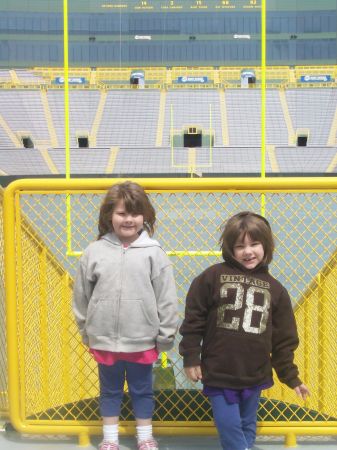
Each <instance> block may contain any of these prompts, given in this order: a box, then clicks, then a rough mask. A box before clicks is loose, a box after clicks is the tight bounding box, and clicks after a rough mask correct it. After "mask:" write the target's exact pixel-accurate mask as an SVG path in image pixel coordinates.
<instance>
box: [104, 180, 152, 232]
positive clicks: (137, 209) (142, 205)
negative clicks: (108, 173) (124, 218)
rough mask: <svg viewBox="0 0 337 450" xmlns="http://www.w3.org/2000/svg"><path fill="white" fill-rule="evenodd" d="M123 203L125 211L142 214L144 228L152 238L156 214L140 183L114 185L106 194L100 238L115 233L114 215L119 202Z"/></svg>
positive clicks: (127, 182) (126, 182) (129, 182)
mask: <svg viewBox="0 0 337 450" xmlns="http://www.w3.org/2000/svg"><path fill="white" fill-rule="evenodd" d="M121 200H122V201H123V202H124V205H125V209H126V211H127V212H128V213H131V214H141V215H142V216H143V217H144V228H145V230H146V231H147V232H148V233H149V235H150V236H152V235H153V233H154V224H155V221H156V212H155V210H154V208H153V206H152V205H151V202H150V199H149V197H148V196H147V194H146V192H145V191H144V189H143V187H142V186H140V185H139V184H138V183H133V182H131V181H125V182H124V183H118V184H114V185H113V186H112V187H111V188H110V189H109V190H108V192H107V193H106V195H105V198H104V200H103V202H102V205H101V208H100V211H99V220H98V237H97V239H100V238H101V237H102V236H103V235H104V234H106V233H109V232H110V231H113V228H112V213H113V211H114V209H115V208H116V206H117V203H118V202H119V201H121Z"/></svg>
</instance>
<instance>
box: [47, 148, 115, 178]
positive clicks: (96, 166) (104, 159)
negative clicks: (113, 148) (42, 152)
mask: <svg viewBox="0 0 337 450" xmlns="http://www.w3.org/2000/svg"><path fill="white" fill-rule="evenodd" d="M69 152H70V173H72V174H81V173H82V174H104V173H105V172H106V167H107V164H108V161H109V157H110V149H109V148H71V149H70V150H69ZM48 153H49V156H50V157H51V159H52V161H53V163H54V164H55V167H56V168H57V170H58V172H59V173H60V174H65V172H66V157H65V151H64V148H52V149H49V151H48Z"/></svg>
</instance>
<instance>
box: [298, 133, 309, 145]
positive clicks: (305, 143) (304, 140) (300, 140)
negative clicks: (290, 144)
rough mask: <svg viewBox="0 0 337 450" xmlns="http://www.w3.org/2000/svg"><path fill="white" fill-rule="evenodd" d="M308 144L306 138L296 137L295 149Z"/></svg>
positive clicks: (304, 136)
mask: <svg viewBox="0 0 337 450" xmlns="http://www.w3.org/2000/svg"><path fill="white" fill-rule="evenodd" d="M307 142H308V136H306V135H303V136H297V147H306V146H307Z"/></svg>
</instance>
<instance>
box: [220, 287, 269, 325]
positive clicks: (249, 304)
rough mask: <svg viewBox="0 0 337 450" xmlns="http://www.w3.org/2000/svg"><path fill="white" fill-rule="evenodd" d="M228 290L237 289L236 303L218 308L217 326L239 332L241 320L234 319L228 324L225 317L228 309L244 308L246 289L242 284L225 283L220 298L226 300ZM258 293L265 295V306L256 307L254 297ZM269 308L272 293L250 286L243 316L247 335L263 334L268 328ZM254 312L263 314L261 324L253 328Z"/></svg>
mask: <svg viewBox="0 0 337 450" xmlns="http://www.w3.org/2000/svg"><path fill="white" fill-rule="evenodd" d="M228 289H236V295H235V302H234V303H229V304H228V303H227V304H225V305H221V306H220V307H219V308H218V318H217V326H218V327H221V328H226V329H228V330H238V329H239V325H240V318H239V317H233V318H232V320H231V322H226V321H225V315H226V309H228V310H234V311H236V310H238V309H241V308H242V306H243V297H244V288H243V286H242V284H240V283H224V284H223V285H222V286H221V289H220V297H222V298H226V297H227V295H228ZM257 293H258V294H262V295H263V305H256V304H255V303H254V296H255V294H257ZM269 308H270V292H269V291H267V290H266V289H263V288H260V287H256V286H250V287H249V288H248V290H247V294H246V307H245V312H244V315H243V323H242V328H243V329H244V330H245V331H246V332H247V333H255V334H261V333H263V332H264V330H265V329H266V326H267V320H268V315H269ZM253 311H257V312H260V313H261V317H260V324H259V326H258V327H254V326H252V315H253Z"/></svg>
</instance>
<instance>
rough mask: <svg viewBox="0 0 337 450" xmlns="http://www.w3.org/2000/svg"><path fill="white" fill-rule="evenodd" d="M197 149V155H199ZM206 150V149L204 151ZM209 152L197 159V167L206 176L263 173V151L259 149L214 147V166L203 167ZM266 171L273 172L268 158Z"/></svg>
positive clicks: (207, 159)
mask: <svg viewBox="0 0 337 450" xmlns="http://www.w3.org/2000/svg"><path fill="white" fill-rule="evenodd" d="M199 150H200V149H197V155H199ZM203 150H206V149H203ZM209 153H210V152H209V150H208V151H205V152H203V153H200V155H199V157H197V160H196V162H197V164H196V167H197V168H198V164H199V167H200V168H199V170H200V171H201V172H202V173H204V174H209V173H218V174H222V173H225V174H234V173H238V174H241V173H242V174H245V173H254V174H259V173H260V172H261V149H260V148H259V147H232V146H231V147H214V148H213V150H212V153H213V155H212V159H213V164H212V165H211V167H205V168H203V167H202V163H204V165H205V164H206V163H207V161H209V160H210V158H209ZM266 171H267V172H271V168H270V163H269V159H268V157H267V156H266Z"/></svg>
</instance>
